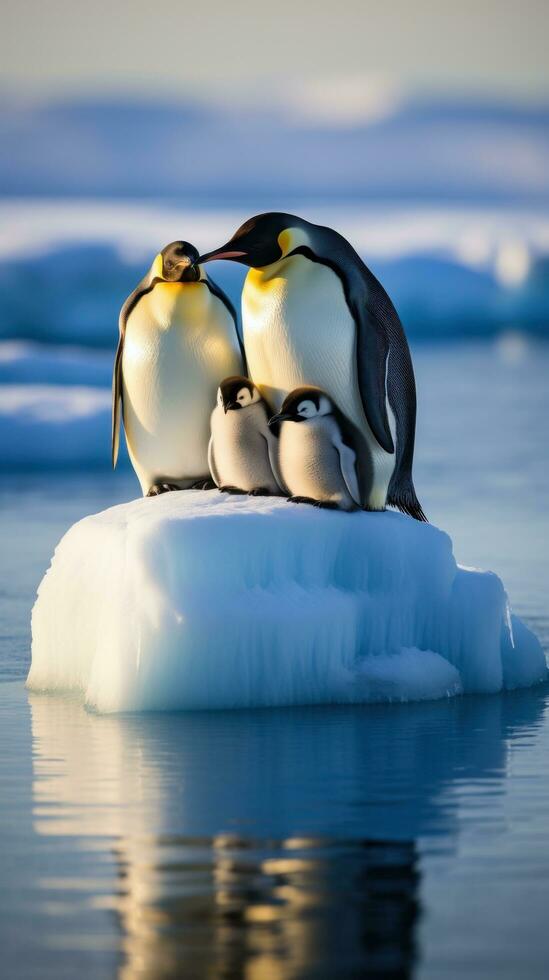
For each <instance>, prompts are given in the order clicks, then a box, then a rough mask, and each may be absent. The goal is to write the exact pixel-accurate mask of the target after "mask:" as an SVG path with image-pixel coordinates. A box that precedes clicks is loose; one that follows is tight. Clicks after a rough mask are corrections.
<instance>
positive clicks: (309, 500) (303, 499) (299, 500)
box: [287, 497, 317, 507]
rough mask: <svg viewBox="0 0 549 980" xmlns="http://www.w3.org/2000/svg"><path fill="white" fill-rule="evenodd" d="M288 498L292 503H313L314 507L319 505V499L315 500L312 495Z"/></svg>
mask: <svg viewBox="0 0 549 980" xmlns="http://www.w3.org/2000/svg"><path fill="white" fill-rule="evenodd" d="M287 499H288V501H289V503H291V504H311V505H312V506H313V507H316V506H317V501H316V500H313V498H312V497H288V498H287Z"/></svg>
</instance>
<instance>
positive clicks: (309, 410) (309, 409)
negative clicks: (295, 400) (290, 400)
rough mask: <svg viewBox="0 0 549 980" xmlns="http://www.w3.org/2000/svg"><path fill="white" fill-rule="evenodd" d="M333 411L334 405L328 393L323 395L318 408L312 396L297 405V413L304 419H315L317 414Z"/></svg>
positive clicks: (327, 413) (326, 413)
mask: <svg viewBox="0 0 549 980" xmlns="http://www.w3.org/2000/svg"><path fill="white" fill-rule="evenodd" d="M331 411H332V406H331V405H330V402H329V400H328V399H327V398H326V395H321V397H320V400H319V403H318V408H317V406H316V405H315V403H314V401H313V400H312V399H311V398H304V399H303V401H300V403H299V405H298V406H297V414H298V415H300V416H301V418H303V419H313V418H315V416H317V415H329V414H330V412H331Z"/></svg>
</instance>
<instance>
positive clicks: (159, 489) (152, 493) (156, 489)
mask: <svg viewBox="0 0 549 980" xmlns="http://www.w3.org/2000/svg"><path fill="white" fill-rule="evenodd" d="M180 489H181V487H178V486H176V485H175V483H153V485H152V487H151V488H150V489H149V492H148V494H147V497H159V496H160V494H161V493H170V491H172V490H180Z"/></svg>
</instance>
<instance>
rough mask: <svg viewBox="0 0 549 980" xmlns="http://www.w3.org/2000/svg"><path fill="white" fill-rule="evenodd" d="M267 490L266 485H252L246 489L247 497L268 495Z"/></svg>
mask: <svg viewBox="0 0 549 980" xmlns="http://www.w3.org/2000/svg"><path fill="white" fill-rule="evenodd" d="M268 496H269V491H268V490H267V487H254V488H253V490H248V497H268Z"/></svg>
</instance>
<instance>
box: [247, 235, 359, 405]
mask: <svg viewBox="0 0 549 980" xmlns="http://www.w3.org/2000/svg"><path fill="white" fill-rule="evenodd" d="M242 319H243V327H244V344H245V348H246V357H247V360H248V366H249V369H250V374H251V377H252V378H253V380H254V382H255V383H256V384H258V385H259V388H260V390H261V392H262V394H263V396H264V397H265V398H266V399H267V401H268V402H269V403H270V404H271V405H272V407H273V409H276V410H277V411H278V410H279V409H280V406H281V404H282V402H283V400H284V398H285V396H286V395H287V394H288V393H289V392H290V391H292V390H293V389H294V388H297V387H298V386H299V385H303V384H312V385H317V386H318V387H319V388H323V389H324V390H325V391H327V392H328V393H329V394H330V395H331V396H332V397H333V398H334V400H335V401H336V403H337V404H338V405H339V407H340V408H341V410H342V411H343V412H345V414H346V415H348V416H349V417H351V418H353V419H354V421H356V422H357V423H358V424H360V422H361V421H362V420H364V412H363V409H362V404H361V402H360V396H359V393H358V386H357V383H356V364H355V346H356V337H355V324H354V321H353V318H352V316H351V314H350V312H349V309H348V307H347V304H346V302H345V296H344V294H343V289H342V286H341V282H340V280H339V278H338V276H337V275H336V274H335V272H333V271H332V269H330V268H328V267H327V266H325V265H322V264H320V263H317V262H312V261H310V260H309V259H308V258H306V257H305V256H303V255H294V256H291V257H290V258H287V259H282V260H281V261H280V262H277V263H275V264H274V265H271V266H268V267H266V268H265V269H252V270H251V271H250V272H249V273H248V276H247V278H246V283H245V285H244V291H243V295H242Z"/></svg>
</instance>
